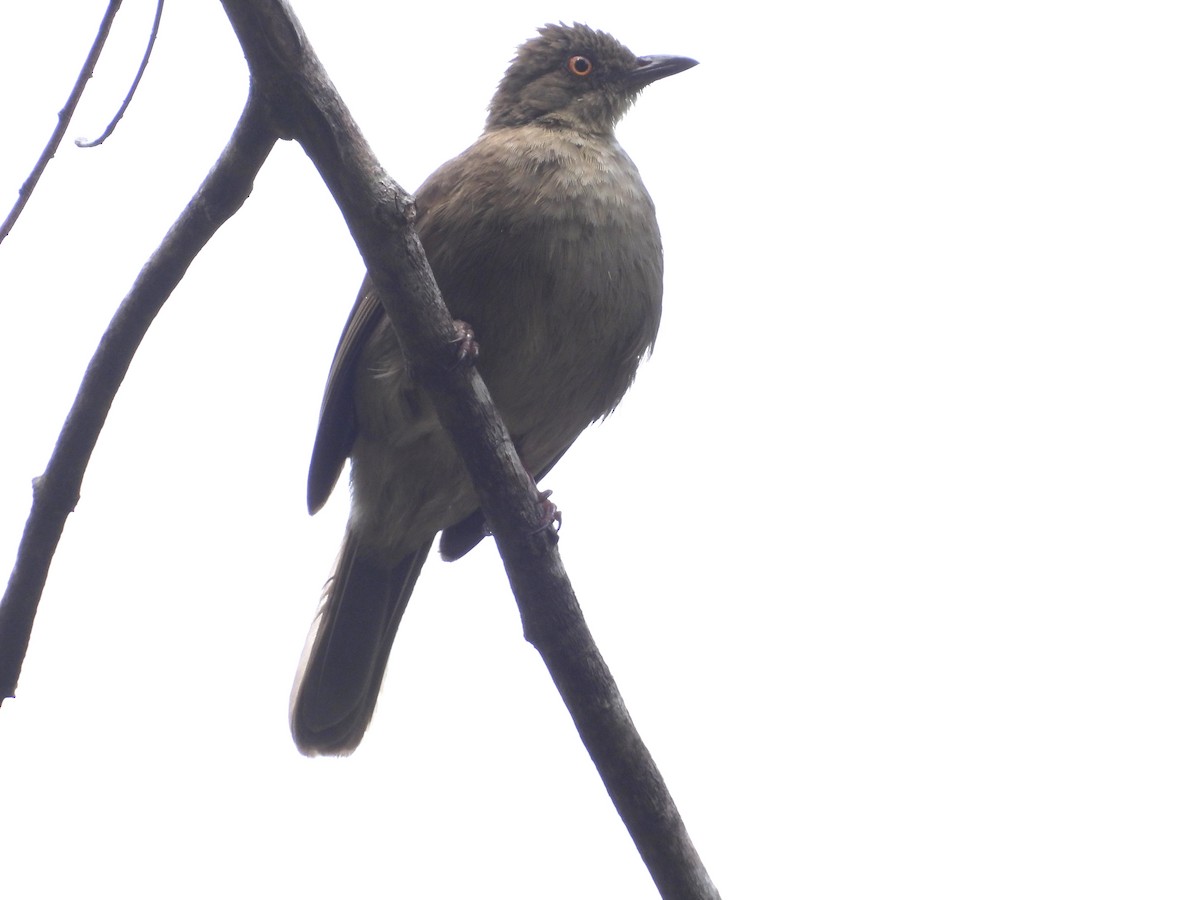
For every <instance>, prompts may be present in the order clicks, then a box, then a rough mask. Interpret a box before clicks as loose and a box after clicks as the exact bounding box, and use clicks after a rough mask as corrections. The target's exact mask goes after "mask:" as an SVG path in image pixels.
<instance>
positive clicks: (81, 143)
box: [75, 0, 164, 148]
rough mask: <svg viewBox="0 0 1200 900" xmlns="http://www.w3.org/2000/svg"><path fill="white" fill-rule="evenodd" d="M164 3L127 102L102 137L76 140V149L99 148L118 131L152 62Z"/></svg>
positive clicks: (160, 1)
mask: <svg viewBox="0 0 1200 900" xmlns="http://www.w3.org/2000/svg"><path fill="white" fill-rule="evenodd" d="M163 3H164V0H158V6H157V7H156V8H155V10H154V24H153V25H151V26H150V40H149V41H148V42H147V43H146V52H145V53H144V54H143V55H142V64H141V65H140V66H138V70H137V74H136V75H135V76H133V84H131V85H130V86H129V93H128V94H126V95H125V101H124V102H123V103H122V104H121V108H120V109H118V110H117V114H116V115H115V116H113V118H112V121H111V122H109V123H108V127H107V128H105V129H104V133H103V134H102V135H100V137H98V138H96V139H95V140H92V141H85V140H84V139H83V138H76V139H75V146H76V147H84V148H87V147H99V146H100V145H101V144H103V143H104V142H105V141H106V140H107V139H108V136H109V135H110V134H112V133H113V131H114V130H115V129H116V127H117V123H118V122H120V121H121V117H122V116H124V115H125V110H127V109H129V104H130V102H131V101H132V100H133V95H134V93H135V92H136V91H137V88H138V84H139V83H140V82H141V80H142V75H143V74H144V73H145V71H146V65H147V64H148V63H149V62H150V54H151V52H153V50H154V42H155V40H157V38H158V23H159V22H161V21H162V11H163Z"/></svg>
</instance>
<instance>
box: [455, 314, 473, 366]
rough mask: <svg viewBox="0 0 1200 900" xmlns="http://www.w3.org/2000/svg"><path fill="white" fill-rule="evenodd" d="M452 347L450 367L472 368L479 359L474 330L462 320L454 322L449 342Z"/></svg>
mask: <svg viewBox="0 0 1200 900" xmlns="http://www.w3.org/2000/svg"><path fill="white" fill-rule="evenodd" d="M450 343H451V345H452V346H453V347H454V359H453V361H452V362H451V363H450V365H451V367H457V366H473V365H475V360H477V359H479V342H478V341H476V340H475V329H474V328H472V327H471V326H470V325H469V324H467V323H466V322H464V321H463V320H462V319H455V320H454V337H453V339H451V341H450Z"/></svg>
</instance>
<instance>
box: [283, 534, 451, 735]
mask: <svg viewBox="0 0 1200 900" xmlns="http://www.w3.org/2000/svg"><path fill="white" fill-rule="evenodd" d="M432 543H433V541H432V539H431V540H429V541H428V542H426V543H425V545H424V546H423V547H421V548H419V549H418V550H417V551H416V552H415V553H413V554H412V555H411V556H408V557H405V558H404V559H403V560H401V561H400V562H399V563H398V564H397V565H395V566H393V567H391V568H384V567H381V566H379V565H376V564H373V563H372V562H371V561H370V560H368V559H365V558H363V557H362V556H360V554H359V552H358V542H357V540H356V539H355V538H354V536H353V535H351V534H350V533H347V534H346V541H345V543H344V544H343V546H342V555H341V557H340V558H339V559H338V564H337V571H336V572H334V575H333V578H332V579H330V582H329V586H328V588H327V589H326V592H325V600H324V602H323V603H322V604H321V608H320V609H319V610H318V611H317V618H316V621H315V622H313V627H312V631H311V632H310V633H309V636H308V644H307V645H306V646H305V648H304V656H303V657H302V658H301V660H300V670H299V671H298V672H297V673H296V684H295V686H294V687H293V688H292V738H293V739H294V740H295V741H296V746H297V747H298V748H299V749H300V752H301V753H304V754H306V755H308V756H317V755H328V756H344V755H346V754H348V753H353V752H354V748H356V747H357V746H358V743H359V741H361V740H362V736H363V733H364V732H365V731H366V730H367V725H368V724H369V723H370V721H371V714H372V713H373V712H374V711H375V700H376V698H378V696H379V687H380V685H381V684H382V683H383V672H384V669H385V668H386V667H387V660H388V654H389V653H390V652H391V650H392V641H393V640H394V639H395V637H396V628H397V627H398V626H399V625H400V617H401V616H403V615H404V608H405V607H406V606H408V598H409V597H410V596H411V595H412V591H413V586H414V585H415V584H416V582H417V576H418V575H419V574H420V573H421V566H422V565H423V564H424V562H425V557H426V556H427V555H428V553H429V547H430V545H431V544H432Z"/></svg>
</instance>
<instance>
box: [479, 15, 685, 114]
mask: <svg viewBox="0 0 1200 900" xmlns="http://www.w3.org/2000/svg"><path fill="white" fill-rule="evenodd" d="M694 65H696V61H695V60H694V59H688V58H687V57H686V56H634V54H633V52H632V51H631V50H630V49H629V48H628V47H626V46H625V45H624V44H622V43H621V42H620V41H618V40H617V39H616V38H614V37H613V36H612V35H610V34H606V33H605V32H603V31H595V30H594V29H591V28H588V27H587V26H586V25H580V24H578V23H576V24H574V25H562V24H559V25H546V26H545V27H543V28H541V29H539V30H538V35H537V37H534V38H530V39H529V40H528V41H526V42H525V43H524V44H522V45H521V46H520V47H519V48H518V49H517V55H516V56H515V57H514V58H513V61H512V63H511V64H510V65H509V67H508V71H507V72H505V73H504V78H503V79H501V81H500V85H499V87H497V88H496V94H495V96H494V97H493V98H492V103H491V106H490V107H489V111H488V121H487V127H488V128H489V129H491V128H506V127H512V126H517V125H529V124H532V123H534V122H538V123H541V124H545V125H547V126H552V127H554V126H557V127H570V128H578V129H581V130H583V131H588V132H593V133H607V132H611V131H612V129H613V126H614V125H616V123H617V120H618V119H620V118H621V116H623V115H624V114H625V111H626V110H628V109H629V107H630V106H631V105H632V104H633V101H634V99H636V97H637V95H638V92H640V91H641V89H642V88H644V87H645V86H646V85H648V84H650V83H652V82H655V81H658V80H659V79H660V78H665V77H667V76H668V75H674V74H676V73H677V72H682V71H684V70H685V69H690V68H691V67H692V66H694Z"/></svg>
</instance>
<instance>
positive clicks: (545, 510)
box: [533, 491, 562, 534]
mask: <svg viewBox="0 0 1200 900" xmlns="http://www.w3.org/2000/svg"><path fill="white" fill-rule="evenodd" d="M553 493H554V491H538V504H539V505H540V506H541V508H542V524H541V525H539V526H538V527H537V528H535V529H534V532H533V533H534V534H537V533H538V532H539V531H545V530H546V529H547V528H551V529H553V530H554V533H555V534H558V532H559V529H561V528H562V511H561V510H560V509H559V508H558V507H557V506H555V505H554V502H553V501H552V500H551V499H550V495H551V494H553Z"/></svg>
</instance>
